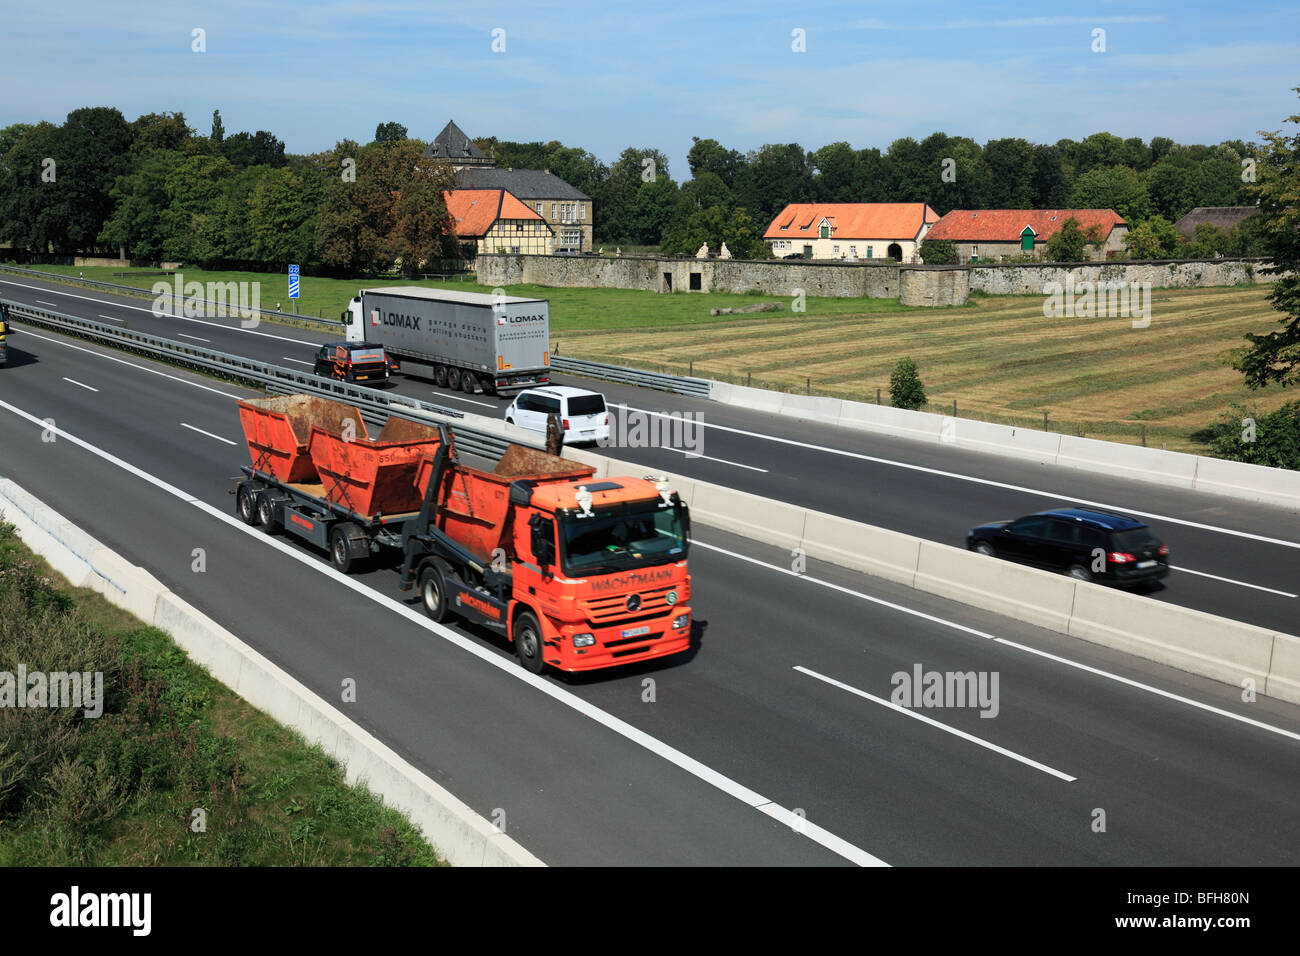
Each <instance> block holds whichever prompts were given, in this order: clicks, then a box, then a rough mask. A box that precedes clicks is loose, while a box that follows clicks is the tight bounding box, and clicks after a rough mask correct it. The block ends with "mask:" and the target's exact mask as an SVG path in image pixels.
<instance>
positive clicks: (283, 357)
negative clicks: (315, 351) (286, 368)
mask: <svg viewBox="0 0 1300 956" xmlns="http://www.w3.org/2000/svg"><path fill="white" fill-rule="evenodd" d="M280 361H281V362H297V363H298V364H299V365H310V366H311V367H312V368H315V367H316V363H315V362H304V361H303V360H302V359H296V358H289V356H287V355H281V356H280Z"/></svg>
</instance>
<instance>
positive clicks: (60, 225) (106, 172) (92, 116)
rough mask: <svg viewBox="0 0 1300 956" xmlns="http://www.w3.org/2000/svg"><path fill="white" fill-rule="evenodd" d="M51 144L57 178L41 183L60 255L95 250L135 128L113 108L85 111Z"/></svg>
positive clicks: (72, 117) (71, 119)
mask: <svg viewBox="0 0 1300 956" xmlns="http://www.w3.org/2000/svg"><path fill="white" fill-rule="evenodd" d="M50 145H51V146H52V147H53V151H52V152H50V153H49V154H47V155H48V156H49V157H50V158H52V159H54V160H55V163H56V168H57V179H56V180H55V182H52V183H43V184H42V185H47V186H49V189H48V190H46V191H45V192H46V193H47V195H46V197H45V200H44V201H45V203H46V206H47V213H48V216H49V219H48V220H47V221H48V222H49V228H50V231H51V233H52V235H51V237H50V238H51V239H52V240H53V241H54V243H55V248H56V249H57V250H58V251H60V252H70V251H73V250H77V249H85V250H90V249H93V248H94V245H95V243H96V241H97V240H98V238H99V234H100V232H101V231H102V230H103V228H104V223H105V222H107V221H108V218H109V216H111V215H112V214H113V198H112V196H111V195H110V193H111V192H112V189H113V187H114V185H116V183H117V178H118V177H119V176H121V175H122V174H123V173H125V172H127V171H128V169H129V168H130V162H131V160H130V149H131V127H130V126H129V125H127V122H126V120H125V118H123V116H122V114H121V113H120V112H118V111H117V110H116V109H113V108H112V107H108V106H94V107H86V108H84V109H78V110H73V111H72V112H71V113H69V114H68V118H67V120H66V121H65V122H64V124H63V125H62V126H61V127H59V129H58V130H57V132H55V133H54V134H53V136H52V137H51V142H50ZM56 237H57V238H56Z"/></svg>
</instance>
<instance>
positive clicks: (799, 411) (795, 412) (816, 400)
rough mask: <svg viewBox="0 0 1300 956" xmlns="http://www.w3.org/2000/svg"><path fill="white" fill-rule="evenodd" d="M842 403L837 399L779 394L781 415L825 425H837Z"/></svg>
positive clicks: (841, 411)
mask: <svg viewBox="0 0 1300 956" xmlns="http://www.w3.org/2000/svg"><path fill="white" fill-rule="evenodd" d="M843 404H844V403H843V402H841V401H840V400H839V399H838V398H821V397H820V396H817V395H793V394H790V393H785V392H783V393H782V394H781V414H782V415H789V416H791V417H793V418H802V419H806V420H808V421H813V422H823V423H824V424H827V425H836V424H838V423H839V420H840V415H841V414H842V413H843V408H842V406H843Z"/></svg>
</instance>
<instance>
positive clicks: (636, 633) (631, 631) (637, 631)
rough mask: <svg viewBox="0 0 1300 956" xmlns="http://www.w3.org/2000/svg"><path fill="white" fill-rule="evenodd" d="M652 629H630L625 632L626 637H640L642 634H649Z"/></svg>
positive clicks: (647, 627)
mask: <svg viewBox="0 0 1300 956" xmlns="http://www.w3.org/2000/svg"><path fill="white" fill-rule="evenodd" d="M649 633H650V628H649V626H646V627H629V628H628V629H627V630H625V631H624V632H623V636H624V637H639V636H640V635H642V634H649Z"/></svg>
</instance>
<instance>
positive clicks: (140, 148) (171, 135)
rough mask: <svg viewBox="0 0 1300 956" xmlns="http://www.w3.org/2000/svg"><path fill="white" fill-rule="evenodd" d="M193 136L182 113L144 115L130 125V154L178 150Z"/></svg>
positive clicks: (192, 131)
mask: <svg viewBox="0 0 1300 956" xmlns="http://www.w3.org/2000/svg"><path fill="white" fill-rule="evenodd" d="M193 136H194V130H192V129H190V127H189V125H188V124H187V123H186V122H185V114H184V113H145V114H144V115H143V116H140V117H138V118H137V119H136V120H135V122H134V123H132V124H131V152H133V153H147V152H149V150H151V149H176V150H178V149H180V148H181V147H183V146H184V145H185V143H186V142H188V141H189V140H190V139H191V138H192V137H193Z"/></svg>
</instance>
